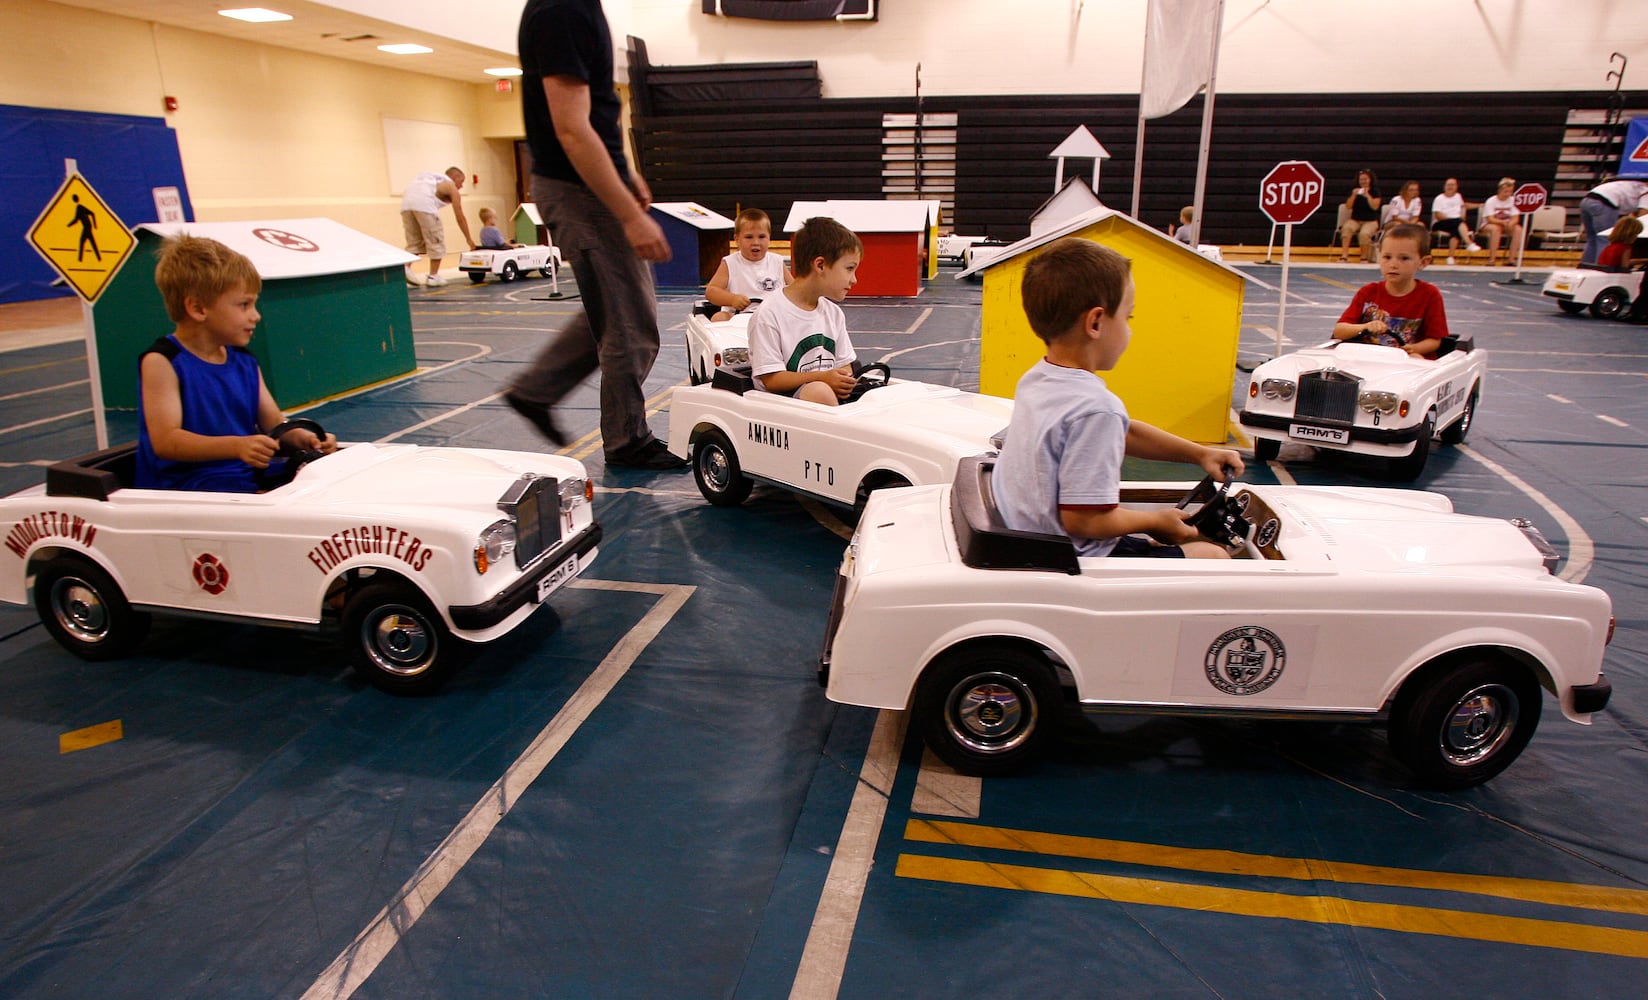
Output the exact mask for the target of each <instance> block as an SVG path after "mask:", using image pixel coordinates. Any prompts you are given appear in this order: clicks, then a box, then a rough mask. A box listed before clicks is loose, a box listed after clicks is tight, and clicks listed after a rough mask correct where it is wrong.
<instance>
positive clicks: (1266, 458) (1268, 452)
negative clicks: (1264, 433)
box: [1253, 437, 1282, 462]
mask: <svg viewBox="0 0 1648 1000" xmlns="http://www.w3.org/2000/svg"><path fill="white" fill-rule="evenodd" d="M1281 454H1282V442H1280V441H1278V440H1276V439H1275V438H1262V437H1256V438H1254V439H1253V458H1254V460H1255V461H1259V462H1274V461H1276V458H1277V456H1279V455H1281Z"/></svg>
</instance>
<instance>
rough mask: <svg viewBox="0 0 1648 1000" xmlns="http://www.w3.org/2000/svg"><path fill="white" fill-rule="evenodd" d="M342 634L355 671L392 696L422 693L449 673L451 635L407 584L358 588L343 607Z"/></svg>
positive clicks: (425, 601)
mask: <svg viewBox="0 0 1648 1000" xmlns="http://www.w3.org/2000/svg"><path fill="white" fill-rule="evenodd" d="M343 637H344V641H345V642H347V643H348V644H349V647H350V653H351V656H352V657H353V661H354V665H355V672H356V673H358V674H360V676H361V678H362V679H363V680H365V681H367V682H369V683H371V684H373V685H374V686H376V687H378V688H381V689H382V690H384V691H388V692H389V693H391V694H427V693H428V692H430V691H433V690H435V689H436V688H437V687H439V686H440V684H441V682H442V681H444V680H446V675H447V674H448V673H450V672H451V665H452V659H453V653H454V652H455V650H454V649H452V648H450V647H453V646H455V645H456V643H455V642H454V640H453V638H452V634H451V633H450V632H449V631H447V628H446V623H445V622H444V621H442V620H441V616H440V615H438V614H436V613H435V609H434V608H432V607H431V606H430V604H429V601H427V600H426V599H425V598H424V596H423V594H422V593H421V592H419V591H418V590H417V588H415V587H413V586H411V585H410V584H407V583H402V582H398V581H397V582H385V583H371V584H368V585H366V586H365V587H362V588H361V589H360V591H359V592H358V593H356V594H355V595H354V596H353V597H351V598H350V599H349V603H347V604H346V605H344V608H343Z"/></svg>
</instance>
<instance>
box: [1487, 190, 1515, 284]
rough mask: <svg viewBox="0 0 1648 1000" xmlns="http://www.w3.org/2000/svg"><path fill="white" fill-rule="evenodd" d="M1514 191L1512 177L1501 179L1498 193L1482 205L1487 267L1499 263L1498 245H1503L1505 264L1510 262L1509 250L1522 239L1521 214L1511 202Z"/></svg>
mask: <svg viewBox="0 0 1648 1000" xmlns="http://www.w3.org/2000/svg"><path fill="white" fill-rule="evenodd" d="M1514 190H1516V179H1515V178H1514V177H1501V178H1500V179H1499V191H1498V192H1497V193H1496V194H1495V195H1494V196H1493V197H1492V198H1489V199H1488V200H1487V201H1485V202H1483V203H1482V216H1483V218H1482V231H1483V232H1484V233H1486V234H1487V235H1488V266H1489V267H1493V266H1495V265H1497V264H1499V263H1500V260H1499V244H1500V242H1501V241H1504V243H1505V261H1504V262H1505V263H1506V264H1509V263H1510V262H1511V250H1512V248H1514V247H1515V246H1516V245H1517V240H1519V239H1520V238H1521V237H1522V212H1521V211H1520V210H1519V209H1518V208H1517V207H1516V202H1514V201H1512V200H1511V192H1512V191H1514Z"/></svg>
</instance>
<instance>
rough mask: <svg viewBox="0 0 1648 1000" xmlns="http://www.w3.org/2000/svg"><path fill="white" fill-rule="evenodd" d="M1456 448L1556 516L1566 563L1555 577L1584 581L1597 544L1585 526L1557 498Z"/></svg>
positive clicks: (1480, 456)
mask: <svg viewBox="0 0 1648 1000" xmlns="http://www.w3.org/2000/svg"><path fill="white" fill-rule="evenodd" d="M1455 449H1456V450H1457V451H1458V452H1459V453H1460V454H1462V455H1468V456H1470V457H1471V458H1473V459H1475V460H1476V461H1478V462H1480V463H1482V464H1483V465H1485V466H1487V467H1488V468H1489V469H1490V470H1492V471H1493V472H1494V474H1495V475H1497V476H1499V478H1501V479H1503V480H1505V481H1506V482H1507V483H1510V484H1511V485H1512V486H1514V487H1516V488H1517V489H1519V490H1521V491H1522V492H1523V493H1524V494H1526V495H1527V496H1528V497H1530V498H1531V499H1532V500H1533V501H1534V502H1535V503H1537V504H1539V505H1540V506H1541V507H1543V508H1544V509H1545V513H1547V514H1549V515H1551V517H1553V518H1555V519H1556V523H1557V524H1558V525H1560V526H1561V528H1562V532H1563V534H1565V535H1567V536H1568V562H1567V565H1565V566H1563V567H1562V572H1561V573H1558V574H1557V576H1559V577H1561V578H1562V579H1564V580H1567V581H1568V582H1569V583H1583V582H1584V581H1585V577H1586V575H1587V574H1589V573H1590V572H1591V561H1592V559H1594V558H1595V555H1596V546H1595V545H1593V544H1592V542H1591V536H1590V535H1588V534H1586V533H1585V529H1584V528H1581V527H1580V526H1579V522H1578V521H1576V520H1574V519H1573V518H1572V517H1570V516H1569V515H1568V512H1567V511H1565V510H1563V509H1562V508H1561V507H1558V506H1557V505H1556V501H1554V500H1552V499H1551V498H1550V497H1548V496H1546V495H1545V494H1543V493H1541V492H1540V491H1538V490H1536V489H1534V488H1533V486H1531V485H1530V484H1529V483H1527V482H1526V481H1524V480H1523V479H1522V478H1521V477H1519V476H1517V475H1516V474H1515V473H1514V472H1512V471H1511V470H1509V469H1507V468H1505V467H1504V466H1503V465H1500V464H1499V463H1498V462H1495V461H1494V460H1493V459H1491V458H1489V457H1488V456H1486V455H1484V454H1482V453H1481V452H1479V451H1477V450H1476V449H1474V448H1472V447H1471V446H1470V445H1465V444H1461V445H1455Z"/></svg>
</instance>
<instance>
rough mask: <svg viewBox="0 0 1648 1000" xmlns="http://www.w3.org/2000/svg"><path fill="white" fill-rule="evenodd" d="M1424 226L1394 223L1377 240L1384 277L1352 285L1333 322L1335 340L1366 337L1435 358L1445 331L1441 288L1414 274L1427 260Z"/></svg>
mask: <svg viewBox="0 0 1648 1000" xmlns="http://www.w3.org/2000/svg"><path fill="white" fill-rule="evenodd" d="M1429 242H1430V234H1429V233H1428V232H1426V231H1425V227H1424V226H1419V225H1414V224H1411V223H1402V224H1401V225H1398V226H1392V227H1391V230H1390V232H1388V233H1386V234H1385V238H1384V239H1383V240H1381V241H1380V244H1379V269H1380V271H1382V272H1383V273H1384V275H1385V280H1384V281H1374V282H1369V283H1368V284H1366V285H1363V286H1362V287H1361V288H1359V289H1357V290H1356V295H1355V296H1353V297H1352V298H1351V300H1350V305H1349V306H1347V307H1345V312H1344V314H1343V315H1341V316H1340V317H1339V322H1338V323H1336V324H1334V327H1333V338H1334V339H1335V340H1353V339H1356V340H1365V341H1369V342H1371V343H1375V344H1384V345H1386V346H1387V347H1400V348H1402V349H1403V350H1404V351H1407V352H1408V353H1409V354H1410V355H1418V356H1420V357H1423V358H1427V359H1435V357H1436V349H1437V348H1438V347H1441V346H1442V340H1443V338H1445V337H1446V336H1447V335H1448V315H1447V310H1445V309H1443V307H1442V292H1441V291H1440V290H1439V289H1438V288H1437V287H1436V286H1435V285H1433V284H1431V283H1430V282H1428V281H1420V280H1419V278H1418V274H1419V272H1420V271H1422V270H1424V268H1425V265H1426V264H1429V263H1430V260H1431V258H1430V254H1429V253H1428V252H1427V251H1426V249H1425V245H1426V244H1427V243H1429Z"/></svg>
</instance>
